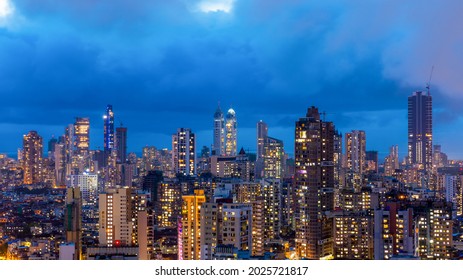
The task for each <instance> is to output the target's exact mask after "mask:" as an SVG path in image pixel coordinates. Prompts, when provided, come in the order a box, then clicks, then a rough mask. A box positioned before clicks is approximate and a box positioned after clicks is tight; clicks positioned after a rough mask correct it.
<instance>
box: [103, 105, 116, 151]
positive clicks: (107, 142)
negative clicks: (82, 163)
mask: <svg viewBox="0 0 463 280" xmlns="http://www.w3.org/2000/svg"><path fill="white" fill-rule="evenodd" d="M103 119H104V150H105V152H111V151H112V150H113V149H114V112H113V106H112V105H108V107H106V114H105V115H104V116H103Z"/></svg>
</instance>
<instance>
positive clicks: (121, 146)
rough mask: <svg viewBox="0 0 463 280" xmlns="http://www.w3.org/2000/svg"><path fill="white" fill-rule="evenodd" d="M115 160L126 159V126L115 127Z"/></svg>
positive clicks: (121, 161)
mask: <svg viewBox="0 0 463 280" xmlns="http://www.w3.org/2000/svg"><path fill="white" fill-rule="evenodd" d="M116 150H117V162H119V163H125V162H126V160H127V127H118V128H116Z"/></svg>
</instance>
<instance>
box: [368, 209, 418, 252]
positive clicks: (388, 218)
mask: <svg viewBox="0 0 463 280" xmlns="http://www.w3.org/2000/svg"><path fill="white" fill-rule="evenodd" d="M413 234H414V229H413V210H412V209H411V208H405V209H401V207H400V204H399V203H397V202H388V203H387V204H386V206H385V208H384V209H377V210H374V258H375V260H387V259H391V258H392V257H393V256H394V255H397V254H399V252H400V253H402V254H408V255H412V254H413V253H414V236H413ZM415 242H416V241H415Z"/></svg>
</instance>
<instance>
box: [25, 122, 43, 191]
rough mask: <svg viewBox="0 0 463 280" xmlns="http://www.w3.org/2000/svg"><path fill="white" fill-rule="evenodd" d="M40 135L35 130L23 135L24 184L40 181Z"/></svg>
mask: <svg viewBox="0 0 463 280" xmlns="http://www.w3.org/2000/svg"><path fill="white" fill-rule="evenodd" d="M42 148H43V146H42V137H41V136H40V135H39V134H38V133H37V131H29V133H28V134H27V135H24V137H23V170H24V184H26V185H29V184H36V183H40V182H42V179H43V174H42V173H43V172H42V153H43V149H42Z"/></svg>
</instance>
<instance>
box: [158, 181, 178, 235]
mask: <svg viewBox="0 0 463 280" xmlns="http://www.w3.org/2000/svg"><path fill="white" fill-rule="evenodd" d="M158 186H159V187H158V188H157V190H158V191H157V193H155V194H154V193H153V192H152V193H151V195H152V197H153V201H154V202H155V203H154V205H155V212H156V213H155V215H156V222H157V225H158V226H159V227H161V228H172V227H175V226H177V218H178V216H180V215H181V206H182V190H181V186H180V183H179V182H178V180H176V179H170V178H169V179H164V180H163V181H162V182H161V183H159V185H158ZM155 196H156V197H155Z"/></svg>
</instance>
